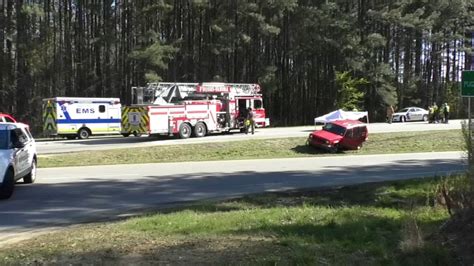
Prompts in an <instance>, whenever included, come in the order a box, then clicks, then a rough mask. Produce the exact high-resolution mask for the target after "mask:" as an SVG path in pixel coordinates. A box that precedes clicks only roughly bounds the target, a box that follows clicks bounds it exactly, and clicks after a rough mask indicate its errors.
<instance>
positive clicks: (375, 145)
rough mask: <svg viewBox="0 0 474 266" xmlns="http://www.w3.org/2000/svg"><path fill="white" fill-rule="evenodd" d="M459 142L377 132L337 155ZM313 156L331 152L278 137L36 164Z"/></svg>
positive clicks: (441, 147) (454, 134)
mask: <svg viewBox="0 0 474 266" xmlns="http://www.w3.org/2000/svg"><path fill="white" fill-rule="evenodd" d="M463 145H464V144H463V138H462V135H461V131H460V130H449V131H421V132H398V133H380V134H371V135H370V136H369V140H368V141H367V142H366V143H365V145H364V147H363V148H362V149H361V150H359V151H345V152H342V153H339V155H347V154H383V153H409V152H432V151H458V150H462V147H463ZM314 156H333V154H328V153H326V152H324V151H320V150H317V149H314V148H312V147H309V146H307V145H306V139H305V138H282V139H263V140H261V139H258V140H247V141H234V142H226V143H222V142H221V143H203V144H189V145H169V146H153V147H146V148H129V149H114V150H104V151H87V152H77V153H68V154H57V155H44V156H40V158H39V167H65V166H85V165H110V164H138V163H161V162H183V161H213V160H241V159H272V158H295V157H314Z"/></svg>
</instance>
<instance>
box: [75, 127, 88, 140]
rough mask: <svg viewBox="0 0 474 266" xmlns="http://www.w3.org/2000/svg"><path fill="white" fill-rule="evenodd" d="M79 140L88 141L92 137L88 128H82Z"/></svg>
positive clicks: (78, 134)
mask: <svg viewBox="0 0 474 266" xmlns="http://www.w3.org/2000/svg"><path fill="white" fill-rule="evenodd" d="M77 136H78V137H79V139H88V138H89V137H90V136H91V132H90V131H89V129H87V128H81V129H80V130H79V132H78V133H77Z"/></svg>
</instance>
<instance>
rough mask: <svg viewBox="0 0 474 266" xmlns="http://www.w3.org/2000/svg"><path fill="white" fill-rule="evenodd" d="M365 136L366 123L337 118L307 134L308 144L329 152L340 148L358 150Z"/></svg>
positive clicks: (366, 134)
mask: <svg viewBox="0 0 474 266" xmlns="http://www.w3.org/2000/svg"><path fill="white" fill-rule="evenodd" d="M367 137H368V131H367V125H366V124H364V123H362V122H360V121H357V120H339V121H333V122H329V123H327V124H325V125H324V126H323V129H322V130H316V131H314V132H313V133H311V134H309V137H308V144H309V145H311V146H313V147H316V148H322V149H325V150H328V151H330V152H337V151H338V150H341V149H348V150H358V149H360V148H361V147H362V144H363V143H364V141H366V140H367Z"/></svg>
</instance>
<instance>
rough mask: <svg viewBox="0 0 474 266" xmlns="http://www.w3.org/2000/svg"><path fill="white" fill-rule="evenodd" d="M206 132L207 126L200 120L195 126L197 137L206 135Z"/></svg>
mask: <svg viewBox="0 0 474 266" xmlns="http://www.w3.org/2000/svg"><path fill="white" fill-rule="evenodd" d="M206 134H207V128H206V125H205V124H204V123H201V122H199V123H197V124H196V126H194V136H196V137H197V138H201V137H204V136H206Z"/></svg>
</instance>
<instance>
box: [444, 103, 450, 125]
mask: <svg viewBox="0 0 474 266" xmlns="http://www.w3.org/2000/svg"><path fill="white" fill-rule="evenodd" d="M443 114H444V123H446V124H447V123H448V120H449V105H448V103H444V105H443Z"/></svg>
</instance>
